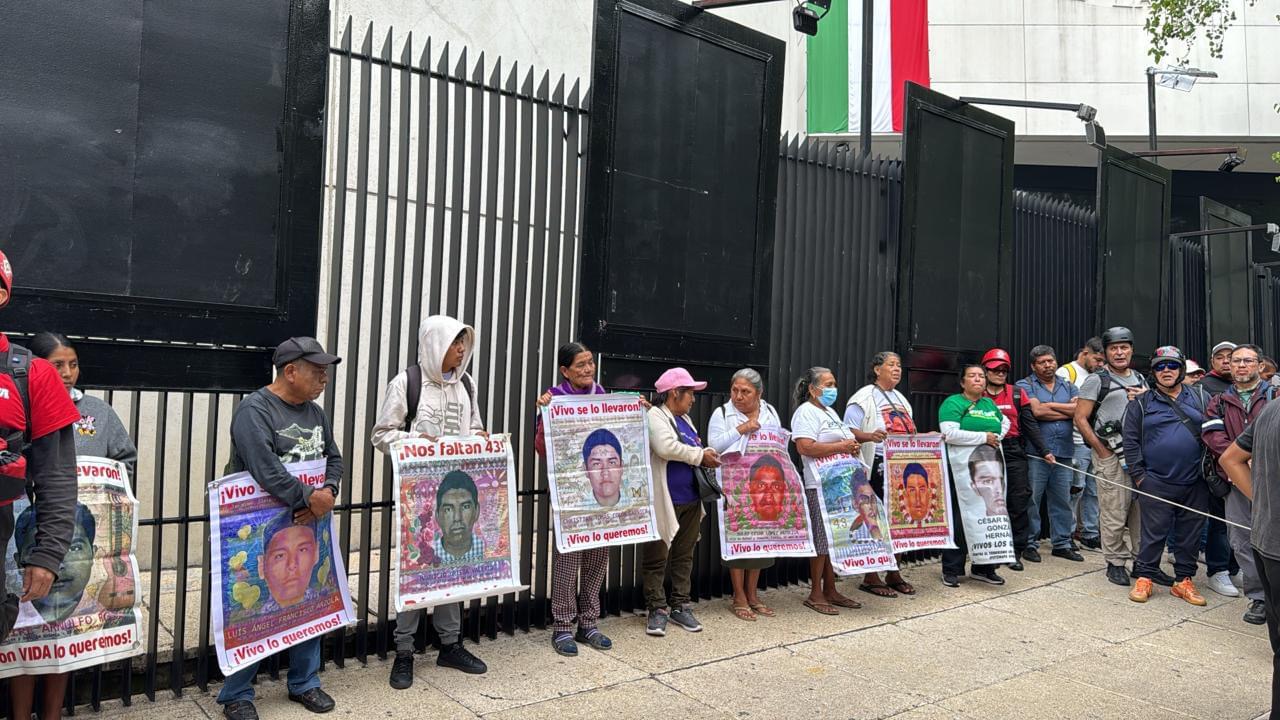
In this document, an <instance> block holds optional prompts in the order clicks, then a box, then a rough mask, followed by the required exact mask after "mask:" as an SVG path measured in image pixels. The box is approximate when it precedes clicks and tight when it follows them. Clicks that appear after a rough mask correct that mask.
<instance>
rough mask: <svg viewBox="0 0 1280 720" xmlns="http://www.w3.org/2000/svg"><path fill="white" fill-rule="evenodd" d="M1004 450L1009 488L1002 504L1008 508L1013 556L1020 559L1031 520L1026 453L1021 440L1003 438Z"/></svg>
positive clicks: (1001, 443) (1002, 445)
mask: <svg viewBox="0 0 1280 720" xmlns="http://www.w3.org/2000/svg"><path fill="white" fill-rule="evenodd" d="M1000 446H1001V447H1002V448H1003V449H1004V472H1005V478H1006V480H1007V481H1008V485H1009V487H1008V488H1007V489H1006V490H1005V496H1004V502H1005V504H1006V505H1007V506H1008V507H1009V529H1010V530H1012V531H1013V554H1014V555H1015V556H1017V557H1022V551H1023V550H1026V549H1027V542H1028V539H1027V536H1028V535H1029V534H1030V532H1031V531H1030V524H1031V519H1030V518H1029V517H1027V507H1028V506H1029V505H1030V504H1031V480H1030V478H1029V477H1028V472H1027V453H1026V451H1025V450H1023V449H1022V439H1021V438H1016V437H1014V438H1009V437H1007V438H1005V439H1004V440H1001V441H1000Z"/></svg>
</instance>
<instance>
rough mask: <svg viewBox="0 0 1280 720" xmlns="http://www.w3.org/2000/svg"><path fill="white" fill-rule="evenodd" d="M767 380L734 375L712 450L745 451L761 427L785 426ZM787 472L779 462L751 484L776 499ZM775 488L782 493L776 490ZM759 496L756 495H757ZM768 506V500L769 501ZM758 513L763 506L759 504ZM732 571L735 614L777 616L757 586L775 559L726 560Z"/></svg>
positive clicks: (716, 417) (715, 416) (711, 432)
mask: <svg viewBox="0 0 1280 720" xmlns="http://www.w3.org/2000/svg"><path fill="white" fill-rule="evenodd" d="M763 394H764V381H763V379H762V378H761V377H760V373H758V372H756V371H755V370H752V369H751V368H743V369H741V370H739V371H738V372H736V373H734V374H733V381H732V383H731V384H730V386H729V402H727V403H725V404H724V405H722V406H720V407H718V408H716V410H715V412H713V413H711V422H710V423H709V424H708V427H707V436H708V442H709V443H710V445H711V447H712V449H714V450H715V451H716V452H718V453H720V454H721V455H723V454H725V453H727V452H729V451H730V450H736V451H738V452H741V445H742V443H743V440H744V439H745V438H747V437H748V436H750V435H751V434H752V433H754V432H755V431H757V430H759V429H760V428H761V427H781V426H782V420H781V419H780V418H779V417H778V411H777V410H774V409H773V406H772V405H770V404H769V403H767V402H765V401H764V400H763V399H762V398H761V396H762V395H763ZM784 482H785V478H784V475H783V469H782V467H781V466H780V465H778V464H777V463H773V464H772V465H768V464H765V465H763V466H762V467H759V468H753V472H752V473H751V481H750V483H751V484H752V486H753V488H754V487H756V486H758V487H759V488H760V489H761V493H760V496H761V497H762V498H766V499H767V498H773V497H778V496H781V495H782V492H783V490H784V489H785V485H784ZM775 488H777V489H778V490H776V491H775ZM754 494H755V493H753V495H754ZM766 503H767V504H768V501H767V500H766ZM775 505H776V507H777V508H778V509H779V510H781V508H782V503H780V502H779V503H772V504H768V506H769V507H774V506H775ZM756 507H757V510H758V509H759V508H760V507H762V505H760V504H757V506H756ZM724 564H725V567H727V568H729V580H730V582H732V583H733V603H732V604H731V605H730V606H729V607H730V610H731V611H732V612H733V614H734V615H736V616H738V618H740V619H742V620H755V619H756V615H763V616H765V617H773V616H774V615H776V614H777V613H775V612H774V611H773V609H772V608H770V607H769V606H768V605H765V604H764V603H762V602H760V598H759V596H757V595H756V586H757V585H758V584H759V583H760V571H761V570H764V569H765V568H768V567H771V566H772V565H773V558H771V557H767V558H742V559H738V560H725V561H724Z"/></svg>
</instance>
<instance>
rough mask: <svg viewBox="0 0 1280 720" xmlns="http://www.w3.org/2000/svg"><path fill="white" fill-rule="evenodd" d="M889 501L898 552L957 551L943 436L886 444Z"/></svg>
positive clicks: (900, 439) (887, 441)
mask: <svg viewBox="0 0 1280 720" xmlns="http://www.w3.org/2000/svg"><path fill="white" fill-rule="evenodd" d="M884 498H885V504H886V505H887V506H888V509H889V532H890V534H891V535H892V536H893V550H894V552H909V551H912V550H933V549H947V548H954V547H955V546H956V544H955V535H954V533H953V532H952V524H951V523H952V522H954V519H953V518H952V517H951V484H950V483H949V482H948V481H947V461H946V451H945V450H944V448H943V444H942V435H940V434H938V433H926V434H920V435H889V436H888V437H886V438H885V439H884Z"/></svg>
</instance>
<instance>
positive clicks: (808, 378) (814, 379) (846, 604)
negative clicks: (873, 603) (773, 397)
mask: <svg viewBox="0 0 1280 720" xmlns="http://www.w3.org/2000/svg"><path fill="white" fill-rule="evenodd" d="M839 396H840V391H839V390H838V389H837V388H836V377H835V375H833V374H832V373H831V371H830V370H828V369H827V368H824V367H811V368H809V369H808V370H806V371H805V373H804V375H803V376H801V377H800V380H799V381H797V382H796V388H795V401H796V411H795V413H793V414H792V415H791V439H792V441H793V442H795V444H796V450H797V451H798V452H799V453H800V457H801V458H802V459H803V460H804V494H805V498H806V499H807V500H808V502H809V518H810V521H811V523H812V526H813V547H814V550H815V551H816V552H817V556H816V557H814V558H813V559H812V560H810V561H809V577H810V579H811V583H812V585H811V586H810V589H809V597H808V598H806V599H805V601H804V605H805V607H807V608H809V609H810V610H813V611H814V612H818V613H822V614H823V615H839V614H840V611H839V610H837V609H836V607H835V606H838V607H843V608H860V607H862V604H861V603H859V602H858V601H856V600H853V599H851V598H847V597H845V596H844V595H841V594H840V593H839V592H837V591H836V573H835V568H833V567H832V566H831V556H830V555H829V548H828V546H827V536H826V531H825V530H824V529H823V528H824V525H825V523H824V522H823V518H822V507H821V505H820V504H819V502H818V493H819V492H821V491H822V480H821V479H820V478H819V477H818V471H817V465H816V461H817V460H818V459H819V458H825V457H831V456H834V455H856V454H857V453H858V452H859V451H860V450H861V446H860V445H859V444H858V441H857V440H855V439H854V438H853V433H851V432H850V431H849V428H847V427H845V426H844V423H842V422H841V421H840V416H839V415H836V413H835V411H834V410H832V409H831V406H832V405H834V404H835V402H836V399H837V398H839Z"/></svg>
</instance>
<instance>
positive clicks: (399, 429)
mask: <svg viewBox="0 0 1280 720" xmlns="http://www.w3.org/2000/svg"><path fill="white" fill-rule="evenodd" d="M459 333H463V334H464V337H463V344H464V346H465V347H464V349H463V352H462V363H461V364H460V365H459V366H458V367H457V368H455V369H454V371H453V372H452V374H451V375H450V377H449V378H445V377H444V373H443V372H442V371H441V369H440V364H441V363H442V362H443V361H444V355H445V353H446V352H447V351H448V350H449V346H450V345H452V344H453V339H454V338H456V337H458V334H459ZM475 347H476V331H475V329H473V328H472V327H471V326H470V325H466V324H463V323H462V322H461V321H459V320H456V319H454V318H451V317H449V316H447V315H432V316H431V317H429V318H427V319H425V320H423V321H422V325H421V326H420V327H419V328H418V366H419V367H421V368H422V394H421V395H420V396H419V397H418V412H417V413H416V414H415V415H414V418H413V425H412V427H413V432H412V433H410V432H406V431H405V429H404V424H405V419H406V416H407V415H408V414H409V403H408V400H407V399H406V396H405V386H406V384H407V382H408V373H406V372H405V371H403V370H401V371H400V373H399V374H397V375H396V376H395V377H394V378H393V379H392V380H391V383H390V384H388V385H387V392H386V394H385V395H384V396H383V398H382V405H381V406H380V407H379V408H378V420H377V422H376V423H374V426H373V436H372V437H371V438H370V439H371V440H372V442H373V445H374V447H376V448H378V449H379V450H381V451H382V452H390V449H391V443H393V442H395V441H397V440H401V439H404V438H407V437H411V436H414V435H416V434H418V433H421V434H424V435H428V436H430V437H433V438H439V437H445V436H450V435H455V436H456V435H475V434H476V432H477V431H481V430H484V421H483V420H481V418H480V408H479V406H478V405H477V403H476V398H475V395H474V390H475V388H476V382H475V380H474V379H472V378H471V376H470V375H467V373H466V372H465V370H466V368H467V366H468V365H470V364H471V355H472V353H473V352H475ZM464 375H466V377H467V380H468V381H469V382H470V386H471V388H472V392H469V391H468V390H467V384H468V383H466V382H463V381H462V377H463V376H464Z"/></svg>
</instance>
